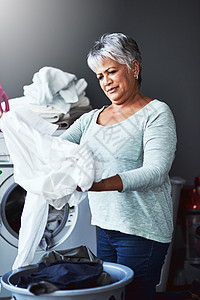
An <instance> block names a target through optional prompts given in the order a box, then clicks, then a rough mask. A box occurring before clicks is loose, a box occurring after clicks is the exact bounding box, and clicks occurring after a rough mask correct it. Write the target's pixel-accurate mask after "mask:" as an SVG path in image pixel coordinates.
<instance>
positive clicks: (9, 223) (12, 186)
mask: <svg viewBox="0 0 200 300" xmlns="http://www.w3.org/2000/svg"><path fill="white" fill-rule="evenodd" d="M6 185H7V186H6ZM2 189H4V193H3V197H2V202H1V223H2V224H1V236H2V237H3V238H4V240H6V241H7V242H8V243H9V244H11V245H13V246H14V247H17V244H18V236H19V229H20V225H21V214H22V211H23V207H24V202H25V197H26V191H25V190H24V189H23V188H22V187H21V186H19V185H18V184H16V183H14V179H13V175H12V176H11V177H9V180H7V182H5V183H4V185H2V186H1V190H2ZM76 219H77V211H76V207H69V205H68V204H66V205H65V206H64V208H63V209H61V210H56V209H55V208H54V207H52V206H50V205H49V214H48V220H47V225H46V229H45V232H44V236H43V238H42V241H41V243H40V246H41V248H42V250H48V249H53V248H54V247H56V246H58V245H59V244H60V243H62V242H63V241H64V240H65V239H66V238H67V237H68V236H69V235H70V233H71V231H72V229H73V227H74V226H75V223H76Z"/></svg>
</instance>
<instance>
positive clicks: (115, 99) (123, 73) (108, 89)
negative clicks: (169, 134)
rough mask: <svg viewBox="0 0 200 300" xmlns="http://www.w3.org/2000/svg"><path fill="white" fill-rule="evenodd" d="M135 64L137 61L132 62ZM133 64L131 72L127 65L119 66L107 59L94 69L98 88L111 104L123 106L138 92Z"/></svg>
mask: <svg viewBox="0 0 200 300" xmlns="http://www.w3.org/2000/svg"><path fill="white" fill-rule="evenodd" d="M134 62H136V63H137V61H134ZM135 69H136V68H134V63H133V67H132V69H131V70H129V69H128V67H127V65H125V64H120V63H118V62H116V61H114V60H112V59H111V58H109V57H106V58H104V59H103V63H102V65H101V66H100V67H97V69H96V75H97V78H98V79H99V83H100V86H101V88H102V90H103V91H104V93H105V94H106V96H107V97H108V98H109V99H110V101H111V102H112V103H115V104H123V103H125V102H127V101H131V100H132V99H133V97H134V95H135V93H136V90H138V83H137V80H136V79H135V76H136V75H138V74H136V73H135Z"/></svg>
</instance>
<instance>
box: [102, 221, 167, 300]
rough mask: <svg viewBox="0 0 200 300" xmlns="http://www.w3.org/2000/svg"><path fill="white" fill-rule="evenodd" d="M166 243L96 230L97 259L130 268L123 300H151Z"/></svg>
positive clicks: (158, 276) (111, 231) (112, 231)
mask: <svg viewBox="0 0 200 300" xmlns="http://www.w3.org/2000/svg"><path fill="white" fill-rule="evenodd" d="M168 247H169V243H159V242H156V241H152V240H148V239H145V238H142V237H139V236H135V235H130V234H125V233H121V232H119V231H114V230H106V229H102V228H100V227H97V257H98V258H100V259H102V260H103V261H107V262H115V263H119V264H122V265H125V266H128V267H130V268H131V269H133V271H134V279H133V281H132V283H130V284H129V285H128V286H127V287H126V298H125V299H126V300H129V299H130V300H152V299H153V295H154V293H155V291H156V285H157V284H158V282H159V278H160V273H161V269H162V265H163V263H164V260H165V256H166V254H167V250H168Z"/></svg>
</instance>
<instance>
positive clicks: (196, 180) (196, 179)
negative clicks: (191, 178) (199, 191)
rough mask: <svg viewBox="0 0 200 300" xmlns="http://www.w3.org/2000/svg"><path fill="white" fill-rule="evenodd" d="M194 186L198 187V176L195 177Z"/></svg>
mask: <svg viewBox="0 0 200 300" xmlns="http://www.w3.org/2000/svg"><path fill="white" fill-rule="evenodd" d="M195 186H196V187H197V188H198V187H200V176H197V177H195Z"/></svg>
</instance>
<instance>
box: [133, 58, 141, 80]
mask: <svg viewBox="0 0 200 300" xmlns="http://www.w3.org/2000/svg"><path fill="white" fill-rule="evenodd" d="M131 70H132V72H133V74H134V77H135V78H136V79H138V76H139V73H140V65H139V62H138V61H137V60H136V59H135V60H134V61H133V62H132V65H131Z"/></svg>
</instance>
